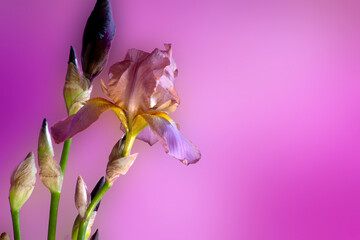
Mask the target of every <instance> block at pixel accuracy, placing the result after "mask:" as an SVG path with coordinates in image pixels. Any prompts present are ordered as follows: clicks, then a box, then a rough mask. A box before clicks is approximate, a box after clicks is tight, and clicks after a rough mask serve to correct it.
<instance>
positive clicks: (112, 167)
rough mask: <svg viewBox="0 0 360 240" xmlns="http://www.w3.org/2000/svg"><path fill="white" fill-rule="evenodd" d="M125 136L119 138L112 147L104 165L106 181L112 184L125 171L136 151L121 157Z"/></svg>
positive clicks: (133, 159)
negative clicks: (107, 160)
mask: <svg viewBox="0 0 360 240" xmlns="http://www.w3.org/2000/svg"><path fill="white" fill-rule="evenodd" d="M124 142H125V137H123V139H120V140H119V141H118V142H117V143H116V144H115V146H114V147H113V149H112V151H111V154H110V156H109V162H108V164H107V167H106V182H108V183H110V185H112V184H113V183H114V181H115V180H116V179H117V178H118V177H119V176H120V174H121V175H124V174H126V173H127V171H128V170H129V168H130V167H131V165H132V164H133V163H134V161H135V159H136V157H137V155H138V154H137V153H135V154H132V155H129V156H126V157H121V152H122V150H123V149H124Z"/></svg>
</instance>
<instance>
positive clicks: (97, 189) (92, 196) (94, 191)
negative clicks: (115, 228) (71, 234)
mask: <svg viewBox="0 0 360 240" xmlns="http://www.w3.org/2000/svg"><path fill="white" fill-rule="evenodd" d="M104 183H105V178H104V177H101V178H100V180H99V181H98V182H97V184H96V186H95V187H94V189H93V190H92V191H91V193H90V196H91V200H93V199H94V197H95V195H96V194H97V192H98V191H99V190H100V188H102V186H104ZM100 203H101V201H100V202H99V203H98V204H97V205H96V207H95V209H94V211H95V212H96V211H97V210H98V209H99V207H100Z"/></svg>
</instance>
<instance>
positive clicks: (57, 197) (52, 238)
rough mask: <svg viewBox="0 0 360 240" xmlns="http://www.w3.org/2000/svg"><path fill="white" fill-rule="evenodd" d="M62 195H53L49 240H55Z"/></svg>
mask: <svg viewBox="0 0 360 240" xmlns="http://www.w3.org/2000/svg"><path fill="white" fill-rule="evenodd" d="M59 200H60V193H56V192H52V193H51V204H50V216H49V230H48V240H55V236H56V222H57V214H58V208H59Z"/></svg>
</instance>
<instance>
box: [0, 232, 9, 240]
mask: <svg viewBox="0 0 360 240" xmlns="http://www.w3.org/2000/svg"><path fill="white" fill-rule="evenodd" d="M0 240H10V237H9V235H8V234H7V233H6V232H3V233H2V234H1V235H0Z"/></svg>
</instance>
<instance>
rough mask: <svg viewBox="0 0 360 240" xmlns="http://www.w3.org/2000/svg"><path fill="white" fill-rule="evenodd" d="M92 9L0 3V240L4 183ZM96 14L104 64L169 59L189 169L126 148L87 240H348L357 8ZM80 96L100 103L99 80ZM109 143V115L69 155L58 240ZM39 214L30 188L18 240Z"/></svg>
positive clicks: (339, 4) (37, 231)
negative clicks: (102, 30) (79, 189)
mask: <svg viewBox="0 0 360 240" xmlns="http://www.w3.org/2000/svg"><path fill="white" fill-rule="evenodd" d="M94 3H95V1H94V0H91V1H89V0H78V1H71V0H62V1H44V0H42V1H40V0H32V1H27V0H12V1H10V0H7V1H6V0H5V1H1V2H0V29H1V37H0V52H1V60H0V62H1V84H2V85H1V88H0V100H1V103H2V109H1V110H2V113H1V116H2V117H1V119H0V121H1V122H0V123H1V124H0V133H1V138H0V152H1V158H0V161H1V173H2V174H0V190H1V192H2V194H1V197H0V216H1V218H0V231H6V232H8V233H11V235H12V227H11V217H10V213H9V206H8V200H7V196H8V189H9V179H10V175H11V172H12V171H13V169H14V168H15V166H16V165H17V164H18V163H19V162H20V161H21V160H22V159H23V158H24V157H25V156H26V154H27V152H29V151H35V150H36V148H37V138H38V132H39V129H40V126H41V121H42V118H43V117H46V118H47V119H48V121H49V124H51V125H52V124H54V123H55V122H56V121H58V120H59V119H62V118H64V117H65V107H64V103H63V99H62V87H63V83H64V78H65V73H66V68H67V64H66V63H67V58H68V52H69V46H70V45H74V46H75V49H76V52H77V54H78V56H79V55H80V49H81V37H82V32H83V28H84V26H85V22H86V19H87V17H88V15H89V14H90V12H91V9H92V7H93V5H94ZM112 7H113V13H114V19H115V23H116V25H117V31H116V35H115V39H114V41H113V47H112V50H111V54H110V59H109V62H108V63H109V64H112V63H115V62H116V61H119V60H121V59H122V58H123V57H124V55H125V52H126V50H127V49H128V48H133V47H134V48H140V49H143V50H147V51H151V50H152V49H153V48H155V47H162V44H163V43H168V42H170V43H172V44H173V50H174V58H175V60H176V62H177V64H178V67H179V76H178V78H177V82H176V87H177V90H178V93H179V95H180V97H181V101H182V102H181V105H180V107H179V108H178V110H177V111H176V112H175V113H174V114H172V117H173V119H175V120H176V121H177V122H178V123H180V125H181V131H182V133H183V134H184V135H185V136H186V137H188V138H189V139H191V140H192V141H193V143H194V144H195V145H197V146H198V148H199V149H200V150H201V151H202V159H201V160H200V162H199V163H198V164H196V165H192V166H189V167H186V166H183V165H182V164H181V163H180V162H178V161H177V160H175V159H173V158H171V157H170V156H168V155H166V154H165V153H164V150H163V148H162V146H161V145H160V144H156V145H155V146H153V147H151V148H150V147H148V146H147V145H146V144H144V143H142V142H139V141H137V142H135V147H134V150H133V152H139V153H140V154H139V157H138V159H137V160H136V162H135V164H134V165H133V167H132V168H131V169H130V171H129V172H128V174H127V175H126V176H124V177H121V178H120V179H119V180H118V181H117V182H116V183H115V185H114V187H113V188H112V189H111V190H110V191H109V192H108V193H107V194H106V196H105V198H104V199H103V201H102V205H101V207H100V212H99V214H98V216H97V219H96V223H95V226H94V227H93V230H95V229H96V228H99V229H100V235H101V239H158V240H160V239H163V240H165V239H174V240H176V239H194V240H195V239H207V240H210V239H247V240H255V239H256V240H257V239H258V240H264V239H274V240H275V239H276V240H279V239H283V240H288V239H360V204H359V203H360V174H359V172H360V161H359V159H360V146H359V145H360V94H359V92H360V81H359V76H360V48H359V46H360V28H359V22H360V14H359V12H360V3H359V1H356V0H354V1H344V0H332V1H313V0H303V1H300V0H299V1H264V0H263V1H261V0H256V1H239V0H237V1H235V0H221V1H220V0H217V1H211V0H207V1H205V0H182V1H169V0H167V1H165V0H155V1H145V0H133V1H126V2H125V1H112ZM109 64H108V65H107V67H106V69H108V67H109ZM106 71H107V70H106ZM100 77H102V78H105V77H106V73H105V72H104V73H102V74H101V76H100ZM94 88H95V90H94V94H93V96H100V95H102V93H101V91H100V84H99V78H97V80H96V81H95V87H94ZM120 135H121V132H120V130H119V122H118V121H117V119H116V117H115V115H114V114H112V113H110V112H109V113H106V114H104V115H103V116H102V117H101V118H100V120H99V121H98V122H96V123H95V124H94V125H93V126H91V127H90V128H89V129H88V130H87V131H86V132H84V133H82V134H79V135H77V136H76V137H75V138H74V139H73V145H72V149H71V152H70V159H69V164H68V169H67V172H66V177H65V182H64V191H63V195H62V199H61V203H60V209H61V210H60V212H59V223H58V234H57V236H58V239H63V238H64V236H65V235H66V234H69V233H70V231H71V227H72V223H73V220H74V218H75V215H76V209H75V206H74V200H73V193H74V186H75V182H76V178H77V176H78V175H79V174H81V176H82V177H83V178H84V179H85V181H86V183H87V184H88V186H89V188H92V186H94V184H95V183H96V182H97V180H98V178H99V177H100V176H101V175H103V174H104V170H105V165H106V159H107V156H108V154H109V152H110V150H111V148H112V146H113V144H114V143H115V142H116V141H117V140H118V138H119V137H120ZM61 147H62V146H61V145H56V147H55V152H56V157H57V159H59V156H60V152H61ZM49 199H50V198H49V193H48V190H47V189H46V188H45V187H44V186H43V185H42V183H41V182H40V180H39V179H38V181H37V183H36V188H35V190H34V192H33V195H32V196H31V198H30V199H29V201H28V202H27V203H26V204H25V205H24V207H23V208H22V210H21V216H20V217H21V224H22V235H23V239H25V240H26V239H45V236H46V232H47V221H48V208H49V201H50V200H49Z"/></svg>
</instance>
